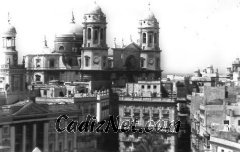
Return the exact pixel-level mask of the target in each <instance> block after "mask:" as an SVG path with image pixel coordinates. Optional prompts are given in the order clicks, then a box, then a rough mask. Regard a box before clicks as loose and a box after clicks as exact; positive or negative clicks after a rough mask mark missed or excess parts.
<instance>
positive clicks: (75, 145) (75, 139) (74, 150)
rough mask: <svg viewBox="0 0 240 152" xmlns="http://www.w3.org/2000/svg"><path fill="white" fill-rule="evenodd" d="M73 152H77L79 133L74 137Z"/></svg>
mask: <svg viewBox="0 0 240 152" xmlns="http://www.w3.org/2000/svg"><path fill="white" fill-rule="evenodd" d="M73 137H74V138H73V152H77V131H76V132H75V133H74V135H73Z"/></svg>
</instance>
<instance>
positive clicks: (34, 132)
mask: <svg viewBox="0 0 240 152" xmlns="http://www.w3.org/2000/svg"><path fill="white" fill-rule="evenodd" d="M36 140H37V125H36V123H34V124H33V148H35V147H36V145H37V142H36Z"/></svg>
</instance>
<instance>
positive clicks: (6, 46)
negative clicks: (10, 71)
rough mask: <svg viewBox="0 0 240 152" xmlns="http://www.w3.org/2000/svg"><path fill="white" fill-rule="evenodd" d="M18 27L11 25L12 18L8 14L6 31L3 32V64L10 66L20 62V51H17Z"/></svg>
mask: <svg viewBox="0 0 240 152" xmlns="http://www.w3.org/2000/svg"><path fill="white" fill-rule="evenodd" d="M16 34H17V32H16V29H15V27H14V26H12V25H11V19H10V16H9V15H8V25H7V27H6V29H5V30H4V32H3V33H2V42H3V45H2V46H3V50H2V51H3V53H4V58H2V59H1V60H3V61H2V62H3V64H6V65H9V66H15V65H17V64H18V52H17V51H16V43H15V38H16Z"/></svg>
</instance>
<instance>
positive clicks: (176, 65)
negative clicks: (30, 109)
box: [0, 0, 240, 73]
mask: <svg viewBox="0 0 240 152" xmlns="http://www.w3.org/2000/svg"><path fill="white" fill-rule="evenodd" d="M96 2H97V3H98V4H99V5H101V6H102V9H103V10H104V12H106V15H107V23H108V24H107V27H108V28H107V37H108V38H107V44H108V46H109V47H113V43H114V38H116V41H117V43H118V44H119V45H121V44H122V39H123V40H124V44H125V45H128V44H129V43H130V37H132V39H133V41H134V42H137V39H138V19H139V18H141V15H142V14H143V13H144V11H145V10H147V9H148V3H149V2H150V4H151V5H150V7H151V9H152V10H153V12H154V14H155V16H156V18H157V19H158V21H159V27H160V49H161V50H163V52H162V57H161V59H162V61H161V64H162V69H163V70H164V71H165V72H166V73H192V72H193V71H195V70H196V69H198V68H200V69H201V70H202V69H203V68H204V67H206V66H209V65H213V66H214V68H219V71H220V72H222V73H225V72H226V67H228V66H230V65H231V63H232V61H233V60H234V59H235V58H236V57H239V56H240V53H238V52H239V50H240V46H239V45H238V40H239V39H240V29H239V28H238V27H239V24H240V23H239V22H238V18H239V17H240V16H239V15H238V14H240V13H239V12H240V8H239V6H240V3H239V1H238V0H231V1H226V0H213V1H194V2H192V1H190V0H183V1H181V2H178V1H168V2H166V1H154V0H151V1H147V0H144V1H114V2H112V1H102V0H98V1H96ZM90 3H92V1H89V2H87V1H74V0H72V1H70V2H64V1H50V2H47V1H36V2H31V1H28V0H23V1H19V2H18V1H14V0H12V1H7V2H4V3H3V5H2V6H4V7H2V6H1V7H2V8H1V9H0V10H1V11H0V17H1V19H0V25H1V27H4V25H5V24H6V23H7V22H6V21H7V13H8V12H10V14H11V18H12V23H13V25H14V26H15V27H16V28H17V33H18V36H17V43H18V45H17V50H18V51H19V58H20V60H19V62H21V58H22V56H23V55H26V54H32V53H33V52H36V53H39V52H40V51H41V48H42V46H43V37H44V35H46V37H47V40H48V45H49V47H50V48H53V40H54V36H55V34H56V33H57V32H58V31H60V30H61V28H62V26H61V25H63V24H66V23H68V22H70V19H71V12H72V11H73V12H74V15H75V20H76V23H78V24H81V23H82V21H83V14H84V12H86V10H88V6H89V4H90ZM173 4H174V5H173ZM42 8H44V9H42ZM53 8H54V9H53ZM123 8H124V9H123ZM53 10H54V11H53ZM123 10H124V11H123ZM29 38H31V43H29V41H30V40H29ZM229 38H231V41H229ZM32 39H34V41H32ZM230 51H231V53H229V52H230ZM186 54H187V57H188V58H187V59H185V58H186ZM216 56H217V57H216ZM189 63H191V64H189Z"/></svg>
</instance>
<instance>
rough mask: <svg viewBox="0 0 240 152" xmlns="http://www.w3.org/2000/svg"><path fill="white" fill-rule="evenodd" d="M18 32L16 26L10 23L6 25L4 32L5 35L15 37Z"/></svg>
mask: <svg viewBox="0 0 240 152" xmlns="http://www.w3.org/2000/svg"><path fill="white" fill-rule="evenodd" d="M16 34H17V31H16V28H15V27H14V26H13V25H11V24H10V23H9V25H8V26H7V27H5V29H4V30H3V33H2V35H3V36H4V37H15V36H16Z"/></svg>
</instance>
